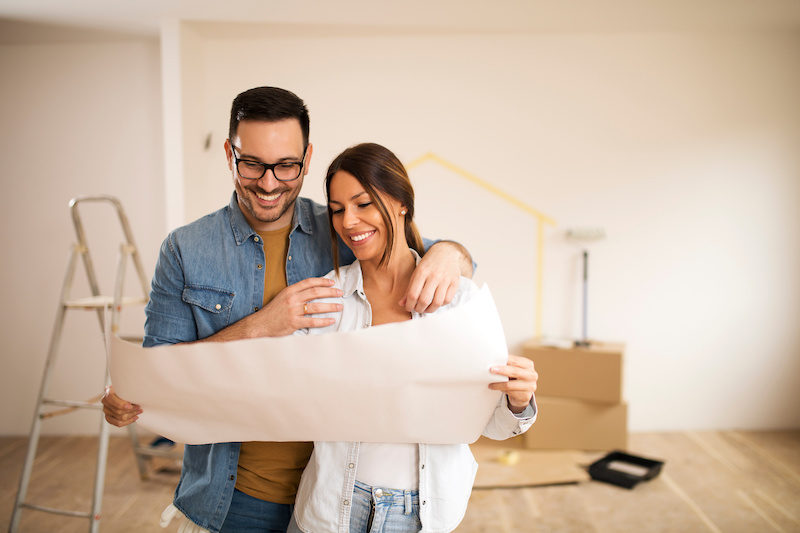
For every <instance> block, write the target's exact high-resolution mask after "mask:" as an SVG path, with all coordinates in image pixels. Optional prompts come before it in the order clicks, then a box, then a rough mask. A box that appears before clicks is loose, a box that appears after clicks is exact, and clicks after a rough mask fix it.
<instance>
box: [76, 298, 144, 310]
mask: <svg viewBox="0 0 800 533" xmlns="http://www.w3.org/2000/svg"><path fill="white" fill-rule="evenodd" d="M121 303H122V305H123V306H128V305H143V304H146V303H147V298H135V297H128V296H126V297H124V298H123V299H122V302H121ZM113 305H114V298H113V297H112V296H88V297H86V298H77V299H75V300H67V301H66V302H64V306H65V307H67V308H69V309H102V308H104V307H111V306H113Z"/></svg>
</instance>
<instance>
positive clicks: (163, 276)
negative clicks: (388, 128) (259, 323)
mask: <svg viewBox="0 0 800 533" xmlns="http://www.w3.org/2000/svg"><path fill="white" fill-rule="evenodd" d="M330 241H331V236H330V230H329V224H328V215H327V208H326V207H325V206H323V205H320V204H317V203H315V202H313V201H311V200H309V199H306V198H298V199H297V200H296V202H295V207H294V217H293V220H292V230H291V233H290V235H289V249H288V253H287V257H286V281H287V283H288V284H289V285H292V284H294V283H297V282H299V281H302V280H304V279H306V278H310V277H321V276H324V275H325V274H326V273H327V272H329V271H330V270H331V269H332V268H333V259H332V255H331V251H330V249H331V246H330ZM339 246H340V249H339V257H340V258H341V262H342V263H343V264H346V263H350V262H352V261H353V259H354V257H353V254H352V252H351V251H350V250H349V249H348V248H346V247H345V246H344V245H343V244H342V243H341V242H340V244H339ZM264 264H265V262H264V246H263V243H262V242H261V238H260V237H259V236H258V233H256V232H255V231H254V230H253V229H252V228H251V227H250V225H249V224H248V222H247V219H246V218H245V217H244V214H242V211H241V209H240V208H239V204H238V202H237V197H236V193H233V195H232V197H231V201H230V203H229V204H228V206H226V207H224V208H222V209H220V210H219V211H216V212H214V213H211V214H209V215H207V216H205V217H203V218H200V219H198V220H196V221H195V222H192V223H191V224H188V225H186V226H183V227H181V228H178V229H176V230H174V231H172V232H171V233H170V234H169V235H168V236H167V238H166V239H165V240H164V243H163V244H162V245H161V251H160V253H159V257H158V261H157V264H156V270H155V275H154V276H153V282H152V290H151V292H150V301H149V303H148V304H147V307H146V309H145V315H146V320H145V328H144V329H145V337H144V343H143V345H144V346H145V347H150V346H157V345H160V344H174V343H180V342H191V341H196V340H199V339H204V338H206V337H209V336H211V335H213V334H214V333H216V332H218V331H220V330H221V329H224V328H225V327H227V326H230V325H231V324H233V323H235V322H237V321H239V320H241V319H242V318H244V317H246V316H248V315H249V314H251V313H253V312H255V311H257V310H258V309H259V308H260V307H261V306H262V303H263V298H264V268H263V265H264ZM176 378H177V379H179V376H176ZM239 447H240V443H238V442H234V443H219V444H206V445H187V446H186V447H185V451H184V454H183V469H182V471H181V478H180V481H179V482H178V487H177V488H176V490H175V499H174V504H175V506H176V507H177V508H178V509H180V511H181V512H183V514H185V515H186V516H187V517H188V518H189V519H191V521H192V522H194V523H195V524H197V525H199V526H201V527H203V528H205V529H208V530H209V531H212V532H217V531H219V529H220V527H222V523H223V522H224V521H225V516H226V515H227V514H228V509H229V507H230V503H231V499H232V497H233V489H234V486H235V485H236V468H237V464H238V462H239Z"/></svg>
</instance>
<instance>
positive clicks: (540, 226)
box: [406, 152, 556, 337]
mask: <svg viewBox="0 0 800 533" xmlns="http://www.w3.org/2000/svg"><path fill="white" fill-rule="evenodd" d="M427 161H431V162H433V163H437V164H439V165H441V166H443V167H445V168H446V169H448V170H450V171H452V172H454V173H455V174H457V175H459V176H461V177H462V178H465V179H467V180H469V181H471V182H472V183H474V184H475V185H477V186H479V187H481V188H483V189H486V190H487V191H489V192H490V193H492V194H494V195H495V196H499V197H500V198H502V199H503V200H505V201H506V202H508V203H510V204H512V205H514V206H516V207H518V208H519V209H522V210H523V211H525V212H526V213H528V214H529V215H532V216H533V217H534V218H536V220H537V228H536V229H537V232H536V233H537V234H536V328H535V330H536V336H537V337H540V336H541V334H542V287H543V285H544V279H543V277H544V276H543V270H544V227H545V224H550V225H551V226H556V221H555V220H553V219H552V218H550V217H549V216H547V215H545V214H544V213H542V212H541V211H539V210H537V209H534V208H533V207H531V206H529V205H528V204H526V203H524V202H521V201H519V200H518V199H516V198H514V197H513V196H511V195H510V194H508V193H507V192H505V191H503V190H501V189H498V188H497V187H495V186H494V185H492V184H491V183H489V182H487V181H485V180H482V179H481V178H479V177H478V176H476V175H474V174H471V173H470V172H467V171H466V170H464V169H463V168H460V167H458V166H456V165H454V164H453V163H451V162H450V161H447V160H446V159H443V158H441V157H439V156H438V155H436V154H433V153H431V152H428V153H426V154H424V155H422V156H420V157H418V158H417V159H415V160H413V161H411V162H410V163H408V164H407V165H406V169H407V170H409V171H410V170H411V169H413V168H416V167H418V166H420V165H422V164H423V163H425V162H427Z"/></svg>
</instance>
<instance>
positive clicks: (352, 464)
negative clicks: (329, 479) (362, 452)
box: [347, 463, 356, 468]
mask: <svg viewBox="0 0 800 533" xmlns="http://www.w3.org/2000/svg"><path fill="white" fill-rule="evenodd" d="M355 467H356V465H355V463H350V464H349V465H347V468H355Z"/></svg>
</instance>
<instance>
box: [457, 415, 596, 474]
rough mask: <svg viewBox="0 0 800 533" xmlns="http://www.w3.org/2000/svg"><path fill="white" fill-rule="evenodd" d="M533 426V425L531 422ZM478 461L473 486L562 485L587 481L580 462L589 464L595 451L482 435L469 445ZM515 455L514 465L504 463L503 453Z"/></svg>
mask: <svg viewBox="0 0 800 533" xmlns="http://www.w3.org/2000/svg"><path fill="white" fill-rule="evenodd" d="M534 425H535V424H534ZM470 448H471V449H472V455H474V456H475V460H476V461H477V462H478V474H477V476H476V477H475V485H474V486H473V488H475V489H496V488H520V487H536V486H543V485H561V484H566V483H580V482H583V481H589V480H590V479H591V478H590V477H589V473H588V472H587V471H586V468H584V466H583V465H588V464H589V463H591V461H592V458H593V457H595V455H596V454H587V453H584V452H580V451H571V450H566V451H565V450H553V451H551V450H546V451H545V450H527V449H525V448H523V447H522V442H521V440H520V439H519V437H517V438H515V439H511V440H507V441H493V440H490V439H487V438H485V437H481V438H480V439H478V441H477V442H475V443H474V444H472V445H470ZM508 451H513V452H515V453H516V454H517V457H518V459H519V460H518V462H517V463H516V464H503V463H502V462H501V460H500V458H501V456H502V455H503V454H504V452H508Z"/></svg>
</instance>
